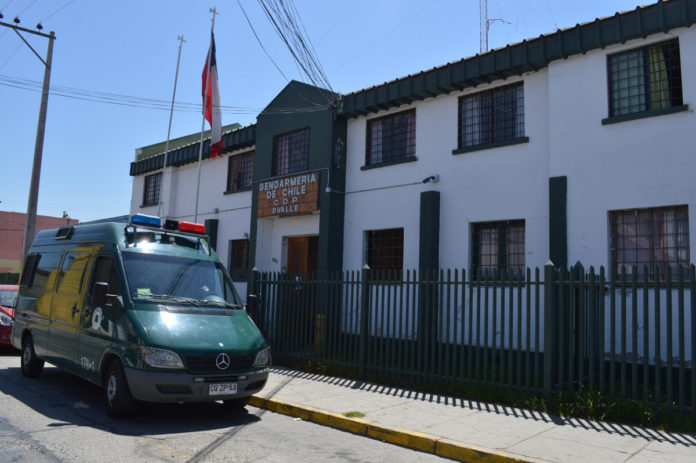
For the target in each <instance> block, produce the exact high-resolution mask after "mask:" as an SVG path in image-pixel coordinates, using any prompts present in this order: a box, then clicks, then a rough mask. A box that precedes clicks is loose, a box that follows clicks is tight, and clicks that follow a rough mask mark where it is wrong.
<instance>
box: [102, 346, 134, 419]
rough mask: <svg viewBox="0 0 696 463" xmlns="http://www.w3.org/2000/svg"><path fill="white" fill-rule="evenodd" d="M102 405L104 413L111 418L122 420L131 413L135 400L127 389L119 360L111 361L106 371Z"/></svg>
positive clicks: (124, 374)
mask: <svg viewBox="0 0 696 463" xmlns="http://www.w3.org/2000/svg"><path fill="white" fill-rule="evenodd" d="M104 403H105V405H106V413H107V414H108V415H109V416H111V417H112V418H123V417H125V416H128V415H130V414H131V413H132V412H133V407H134V405H135V399H134V398H133V395H132V394H131V392H130V388H129V387H128V381H127V380H126V372H125V371H124V370H123V365H121V362H120V361H119V360H112V361H111V363H110V364H109V366H108V367H107V370H106V380H105V381H104Z"/></svg>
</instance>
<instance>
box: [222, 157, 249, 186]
mask: <svg viewBox="0 0 696 463" xmlns="http://www.w3.org/2000/svg"><path fill="white" fill-rule="evenodd" d="M253 177H254V152H253V151H249V152H247V153H242V154H237V155H234V156H230V158H229V161H228V164H227V191H237V190H243V189H245V188H251V182H252V180H253Z"/></svg>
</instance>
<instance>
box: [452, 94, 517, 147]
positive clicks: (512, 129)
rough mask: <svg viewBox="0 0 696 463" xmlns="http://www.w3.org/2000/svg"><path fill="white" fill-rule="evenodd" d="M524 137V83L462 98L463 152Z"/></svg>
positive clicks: (460, 143) (460, 138) (460, 110)
mask: <svg viewBox="0 0 696 463" xmlns="http://www.w3.org/2000/svg"><path fill="white" fill-rule="evenodd" d="M520 137H524V86H523V84H522V82H520V83H517V84H512V85H506V86H504V87H498V88H494V89H492V90H487V91H485V92H479V93H474V94H472V95H465V96H462V97H461V98H459V148H466V147H469V146H478V145H486V144H489V143H497V142H501V141H506V140H513V139H515V138H520Z"/></svg>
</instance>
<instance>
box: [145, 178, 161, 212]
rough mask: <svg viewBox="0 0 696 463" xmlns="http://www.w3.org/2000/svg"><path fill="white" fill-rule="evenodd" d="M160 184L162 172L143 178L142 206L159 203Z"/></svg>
mask: <svg viewBox="0 0 696 463" xmlns="http://www.w3.org/2000/svg"><path fill="white" fill-rule="evenodd" d="M161 184H162V172H158V173H156V174H152V175H147V176H146V177H145V191H144V192H143V206H152V205H154V204H158V203H159V199H160V185H161Z"/></svg>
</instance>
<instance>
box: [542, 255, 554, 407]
mask: <svg viewBox="0 0 696 463" xmlns="http://www.w3.org/2000/svg"><path fill="white" fill-rule="evenodd" d="M553 271H554V268H553V262H551V261H550V260H549V261H548V262H546V264H544V397H546V398H548V397H550V396H551V387H552V383H553V374H552V373H553V365H554V361H553V352H554V342H555V339H554V335H555V333H556V330H555V318H556V307H555V304H554V303H553V281H554V277H553Z"/></svg>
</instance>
